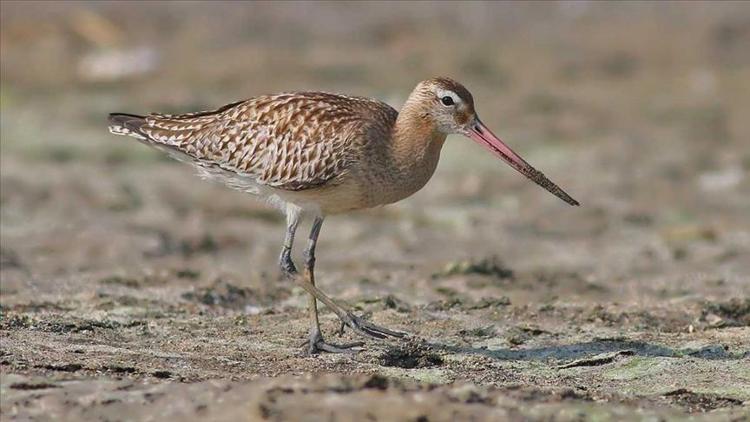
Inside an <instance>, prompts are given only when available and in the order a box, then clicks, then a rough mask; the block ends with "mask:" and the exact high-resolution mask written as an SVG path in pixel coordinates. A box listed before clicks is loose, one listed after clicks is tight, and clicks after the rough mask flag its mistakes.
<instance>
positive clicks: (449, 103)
mask: <svg viewBox="0 0 750 422" xmlns="http://www.w3.org/2000/svg"><path fill="white" fill-rule="evenodd" d="M440 101H441V102H442V103H443V105H445V106H452V105H454V104H455V103H454V102H453V98H451V97H449V96H447V95H446V96H445V97H443V98H441V99H440Z"/></svg>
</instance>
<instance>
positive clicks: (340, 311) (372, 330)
mask: <svg viewBox="0 0 750 422" xmlns="http://www.w3.org/2000/svg"><path fill="white" fill-rule="evenodd" d="M322 225H323V218H322V217H317V218H316V219H315V222H314V223H313V228H312V230H311V232H310V241H309V243H308V246H307V249H306V250H305V277H304V279H303V278H301V277H294V279H295V280H297V281H298V282H299V284H300V286H302V288H304V289H305V290H306V291H307V292H308V293H309V294H310V302H309V307H310V320H311V322H312V327H311V330H310V340H309V342H308V344H309V345H310V352H311V353H314V352H315V347H316V346H314V345H315V344H317V345H318V347H317V349H319V350H324V351H332V350H326V349H324V348H323V347H322V345H325V346H326V347H328V348H332V347H337V346H333V345H328V344H326V343H325V342H324V341H323V338H322V335H321V332H320V324H319V322H318V307H317V300H320V301H321V302H323V303H324V304H325V305H326V306H327V307H328V308H330V309H331V310H332V311H333V312H334V313H335V314H336V315H337V316H338V317H339V319H340V320H341V325H342V328H341V330H340V331H341V332H343V327H344V326H348V327H349V328H351V329H352V330H354V332H356V333H357V334H360V335H362V336H365V337H372V338H376V339H383V338H386V337H387V336H392V337H403V336H404V335H405V334H404V333H401V332H398V331H393V330H389V329H387V328H384V327H379V326H377V325H375V324H372V323H370V322H368V321H366V320H364V319H362V318H360V317H358V316H356V315H354V314H353V313H352V312H350V311H347V310H345V309H344V308H342V307H341V306H340V305H338V304H337V303H336V302H334V301H333V299H331V298H330V297H328V296H326V294H325V293H323V292H322V291H321V290H320V289H318V288H317V287H316V286H315V271H314V270H315V245H316V243H317V241H318V235H319V234H320V228H321V226H322ZM347 346H349V347H353V345H347ZM337 348H338V349H341V348H342V347H341V346H338V347H337Z"/></svg>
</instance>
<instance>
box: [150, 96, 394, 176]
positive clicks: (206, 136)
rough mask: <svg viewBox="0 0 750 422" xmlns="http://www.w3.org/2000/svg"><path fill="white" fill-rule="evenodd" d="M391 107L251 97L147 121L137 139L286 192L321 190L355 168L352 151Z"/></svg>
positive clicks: (389, 115) (390, 117) (387, 118)
mask: <svg viewBox="0 0 750 422" xmlns="http://www.w3.org/2000/svg"><path fill="white" fill-rule="evenodd" d="M396 114H397V113H396V111H395V110H393V109H392V108H391V107H390V106H388V105H386V104H384V103H381V102H377V101H373V100H369V99H366V98H358V97H346V96H341V95H334V94H327V93H318V92H310V93H288V94H278V95H272V96H262V97H256V98H252V99H249V100H246V101H241V102H237V103H233V104H229V105H227V106H224V107H222V108H220V109H218V110H215V111H210V112H199V113H189V114H181V115H165V114H151V115H149V116H146V117H145V118H144V119H143V121H142V124H141V125H140V127H138V128H137V132H138V134H140V135H142V136H144V137H146V140H147V142H148V143H153V144H155V146H157V147H161V148H163V149H164V148H165V147H166V149H168V150H175V151H174V152H177V153H179V154H183V155H186V156H188V157H189V158H190V159H193V160H195V161H196V162H197V163H198V164H200V165H209V166H218V167H220V168H221V169H223V170H225V171H230V172H233V173H237V174H239V175H241V176H247V177H252V178H254V179H255V181H256V182H257V183H259V184H261V185H266V186H271V187H275V188H280V189H286V190H304V189H311V188H315V187H320V186H322V185H325V184H329V183H331V182H333V181H335V180H336V179H340V178H341V177H343V175H344V174H345V173H346V170H347V168H348V165H349V164H350V163H351V161H352V159H354V157H352V151H351V149H350V148H348V147H349V145H350V144H351V143H352V142H357V140H358V138H362V137H366V136H367V133H366V132H371V131H372V122H373V121H377V122H379V123H378V125H377V126H380V127H381V130H383V131H385V130H388V129H387V128H389V127H390V125H392V124H393V122H394V121H395V116H396Z"/></svg>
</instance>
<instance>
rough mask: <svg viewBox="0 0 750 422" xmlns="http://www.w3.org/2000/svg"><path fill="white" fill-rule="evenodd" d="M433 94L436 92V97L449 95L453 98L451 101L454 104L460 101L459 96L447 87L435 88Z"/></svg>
mask: <svg viewBox="0 0 750 422" xmlns="http://www.w3.org/2000/svg"><path fill="white" fill-rule="evenodd" d="M435 94H437V96H438V98H443V97H445V96H448V97H451V99H453V102H454V103H456V104H458V103H460V102H462V101H461V97H459V96H458V94H456V93H455V92H453V91H451V90H449V89H442V88H437V89H436V90H435Z"/></svg>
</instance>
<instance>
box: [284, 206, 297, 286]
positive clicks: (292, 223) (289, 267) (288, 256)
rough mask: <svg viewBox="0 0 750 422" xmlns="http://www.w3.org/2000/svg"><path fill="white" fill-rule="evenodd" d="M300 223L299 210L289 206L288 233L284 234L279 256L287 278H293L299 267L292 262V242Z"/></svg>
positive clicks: (287, 217) (287, 214)
mask: <svg viewBox="0 0 750 422" xmlns="http://www.w3.org/2000/svg"><path fill="white" fill-rule="evenodd" d="M297 225H299V210H298V209H296V208H291V207H287V212H286V235H285V236H284V246H283V247H282V249H281V255H280V256H279V266H280V267H281V273H282V274H284V276H285V277H287V278H292V277H294V276H295V275H296V274H297V267H295V266H294V262H292V244H294V233H295V232H296V231H297Z"/></svg>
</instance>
